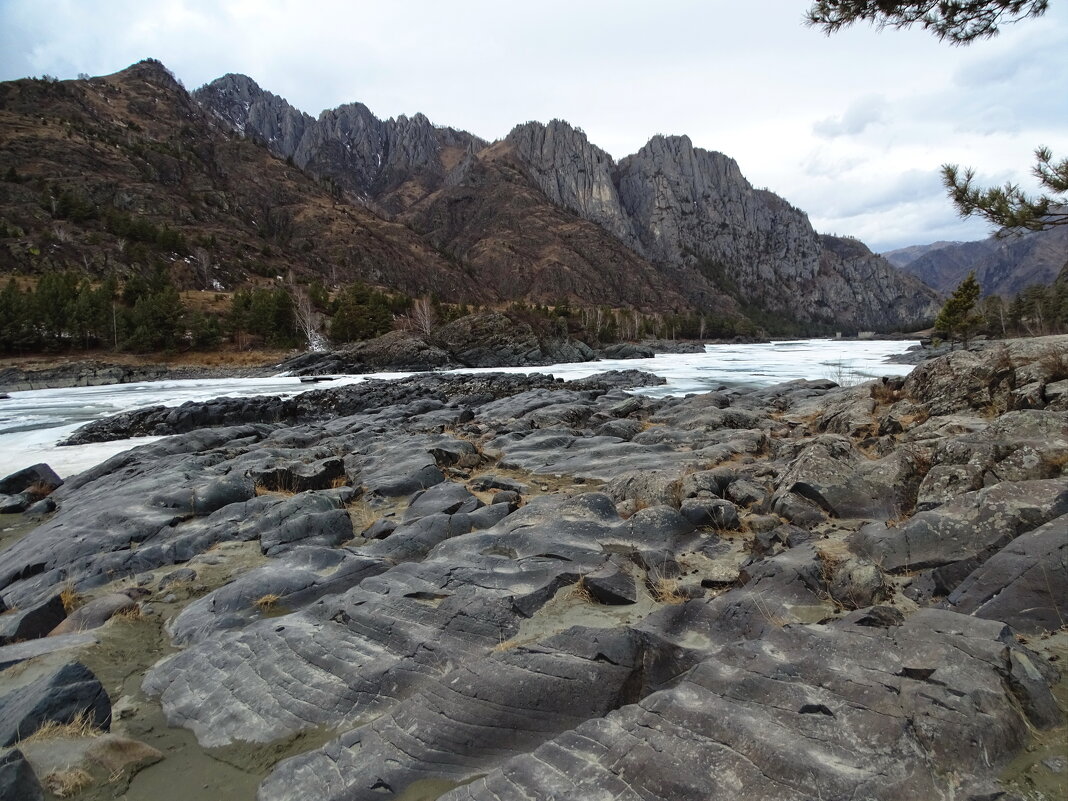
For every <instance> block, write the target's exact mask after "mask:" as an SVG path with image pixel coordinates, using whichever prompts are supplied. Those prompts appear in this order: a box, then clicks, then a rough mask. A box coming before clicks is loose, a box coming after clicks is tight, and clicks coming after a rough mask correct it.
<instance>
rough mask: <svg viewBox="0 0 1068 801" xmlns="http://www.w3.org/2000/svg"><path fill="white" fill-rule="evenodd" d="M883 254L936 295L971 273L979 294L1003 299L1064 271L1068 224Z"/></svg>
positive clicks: (1067, 265)
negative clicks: (973, 274)
mask: <svg viewBox="0 0 1068 801" xmlns="http://www.w3.org/2000/svg"><path fill="white" fill-rule="evenodd" d="M883 256H884V257H885V258H886V259H887V261H889V262H890V263H891V264H893V265H895V266H896V267H899V268H901V269H902V270H904V271H906V272H908V273H911V274H912V275H915V276H916V277H917V278H919V279H920V280H921V281H923V282H924V283H925V284H927V285H928V286H930V287H933V288H934V289H937V290H938V291H939V292H942V293H948V292H952V291H953V289H954V288H955V287H956V286H957V285H958V284H960V282H961V281H963V280H964V279H965V278H966V277H967V276H968V273H969V272H972V271H974V272H975V277H976V279H977V280H978V281H979V285H980V286H981V287H982V290H983V295H984V296H986V295H1001V296H1002V297H1006V298H1008V297H1012V296H1014V295H1017V294H1019V293H1020V292H1021V291H1022V290H1024V289H1026V288H1027V287H1029V286H1032V285H1034V284H1041V285H1043V286H1046V285H1049V284H1051V283H1053V281H1054V280H1055V279H1056V278H1057V276H1058V275H1059V274H1060V273H1061V271H1062V270H1064V269H1065V268H1068V226H1059V227H1056V228H1051V229H1049V230H1046V231H1038V232H1033V233H1027V234H1023V235H1015V234H1010V235H1008V236H1004V237H997V236H991V237H990V238H988V239H983V240H981V241H978V242H935V243H934V244H931V245H916V246H912V247H907V248H901V249H899V250H893V251H890V252H889V253H884V254H883Z"/></svg>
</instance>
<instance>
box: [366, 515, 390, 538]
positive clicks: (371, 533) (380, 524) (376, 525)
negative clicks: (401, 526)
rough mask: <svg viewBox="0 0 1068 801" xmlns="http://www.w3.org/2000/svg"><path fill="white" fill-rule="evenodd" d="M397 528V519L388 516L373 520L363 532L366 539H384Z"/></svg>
mask: <svg viewBox="0 0 1068 801" xmlns="http://www.w3.org/2000/svg"><path fill="white" fill-rule="evenodd" d="M396 529H397V521H396V520H392V519H390V518H388V517H380V518H378V520H376V521H375V522H373V523H372V524H371V525H369V526H368V527H367V528H365V529H364V530H363V532H362V534H361V536H363V537H364V538H365V539H369V540H384V539H385V538H386V537H388V536H389V535H390V534H392V533H393V532H394V531H396Z"/></svg>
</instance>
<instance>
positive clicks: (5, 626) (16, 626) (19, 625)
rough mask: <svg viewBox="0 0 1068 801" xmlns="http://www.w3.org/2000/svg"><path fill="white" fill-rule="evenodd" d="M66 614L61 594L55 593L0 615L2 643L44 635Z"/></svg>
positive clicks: (0, 642)
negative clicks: (38, 602)
mask: <svg viewBox="0 0 1068 801" xmlns="http://www.w3.org/2000/svg"><path fill="white" fill-rule="evenodd" d="M66 616H67V610H66V609H65V608H64V607H63V599H62V598H60V596H59V595H53V596H52V597H51V598H49V599H48V600H47V601H45V602H43V603H40V604H35V605H34V606H31V607H29V608H27V609H17V610H14V611H11V612H8V613H7V614H4V615H0V645H8V644H9V643H13V642H17V641H19V640H35V639H37V638H38V637H44V636H45V635H46V634H48V632H50V631H52V630H53V629H54V628H55V627H56V626H58V625H59V624H60V622H61V621H62V620H63V618H65V617H66Z"/></svg>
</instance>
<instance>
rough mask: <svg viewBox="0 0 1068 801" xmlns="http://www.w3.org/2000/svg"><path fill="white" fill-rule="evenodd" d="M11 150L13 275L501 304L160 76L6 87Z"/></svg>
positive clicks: (8, 266) (3, 155) (416, 241)
mask: <svg viewBox="0 0 1068 801" xmlns="http://www.w3.org/2000/svg"><path fill="white" fill-rule="evenodd" d="M280 130H285V127H284V125H283V126H281V128H280ZM0 142H2V143H3V147H2V148H0V174H4V175H5V176H6V177H7V179H6V180H4V181H3V182H0V220H2V221H3V224H2V226H0V229H2V230H0V233H2V234H4V235H5V236H4V237H3V246H4V250H3V251H0V252H3V253H4V256H5V258H4V260H3V268H4V269H5V270H16V271H19V272H29V273H32V272H39V271H41V270H45V269H55V268H59V269H63V268H75V269H80V270H88V271H90V272H93V273H96V274H100V275H103V274H106V273H118V274H119V275H120V276H123V275H130V274H133V273H137V272H144V271H145V270H148V269H151V268H153V267H154V266H156V265H162V266H164V267H167V268H169V269H170V271H171V273H172V275H174V277H176V278H178V279H179V280H180V281H183V282H184V284H185V285H187V286H190V287H196V286H199V287H201V288H206V287H216V288H219V287H224V286H225V287H230V286H234V285H237V284H240V283H243V282H246V281H248V280H250V279H251V280H256V279H255V276H257V275H266V276H275V275H286V274H288V273H290V272H292V273H294V274H296V275H297V276H300V275H304V276H309V277H311V276H319V277H324V278H326V279H327V280H353V279H356V278H359V279H363V280H367V281H370V282H373V283H384V284H387V285H389V286H391V287H395V288H398V289H402V290H404V291H406V292H408V293H410V294H422V293H428V292H434V293H436V294H438V295H439V296H440V297H442V298H444V299H451V300H460V299H464V300H480V299H488V295H487V293H486V292H485V291H484V289H483V288H482V287H480V286H479V285H478V284H477V283H475V282H474V281H473V280H472V279H471V278H470V276H468V275H467V274H466V273H465V272H464V271H463V270H462V269H461V268H460V267H459V266H457V265H455V264H453V263H452V262H450V261H449V260H447V259H445V258H443V257H442V256H441V255H440V254H438V253H437V252H436V251H435V250H434V249H433V248H431V247H430V246H428V245H427V244H426V243H425V242H423V241H422V240H421V239H420V238H419V237H418V236H417V235H416V234H414V233H413V232H412V231H411V230H409V229H408V228H406V227H404V226H403V225H400V224H397V223H393V222H388V221H386V220H383V219H381V218H379V217H377V216H376V215H374V214H372V213H371V212H369V211H367V210H366V209H363V208H361V207H359V206H354V205H351V204H346V203H341V202H338V200H337V198H336V197H334V196H333V195H332V193H331V191H330V189H329V188H328V187H325V186H323V185H322V184H320V183H318V182H316V181H315V180H314V179H312V178H310V177H309V176H307V175H306V174H304V173H303V172H301V171H300V170H298V169H296V168H295V167H293V166H290V165H287V164H286V163H285V162H284V161H281V160H279V159H278V158H277V157H275V156H273V155H272V154H270V153H269V152H268V151H267V150H266V149H265V148H264V147H261V146H257V145H256V144H254V143H252V142H250V141H248V140H245V139H241V138H238V137H235V136H233V135H232V133H230V132H229V130H228V129H227V130H223V129H222V128H220V127H219V126H217V125H216V124H214V123H212V121H211V120H210V119H209V117H208V116H207V115H205V113H204V111H203V109H202V108H201V107H200V106H199V105H198V104H197V103H195V102H194V101H193V99H192V98H191V97H190V96H189V94H188V93H187V92H186V91H185V90H184V89H183V88H182V87H181V86H180V85H179V84H178V83H177V81H175V80H174V78H173V76H172V75H171V74H170V73H169V72H168V71H167V70H166V69H165V68H164V67H163V65H162V64H160V63H159V62H156V61H151V60H149V61H143V62H140V63H138V64H135V65H133V66H132V67H130V68H128V69H126V70H122V71H121V72H118V73H115V74H114V75H110V76H106V77H102V78H93V79H91V80H78V81H62V82H60V81H50V80H34V79H28V80H21V81H12V82H7V83H3V84H0Z"/></svg>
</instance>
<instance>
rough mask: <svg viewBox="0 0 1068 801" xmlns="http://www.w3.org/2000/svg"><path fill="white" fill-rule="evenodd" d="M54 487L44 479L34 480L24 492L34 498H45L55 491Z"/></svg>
mask: <svg viewBox="0 0 1068 801" xmlns="http://www.w3.org/2000/svg"><path fill="white" fill-rule="evenodd" d="M55 489H56V488H55V487H53V486H52V485H51V484H48V483H47V482H44V481H34V482H33V483H32V484H30V486H28V487H27V488H26V492H28V493H29V494H30V495H32V496H33V497H34V498H37V499H38V500H40V499H41V498H47V497H48V496H49V495H51V494H52V493H53V492H54V491H55Z"/></svg>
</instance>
